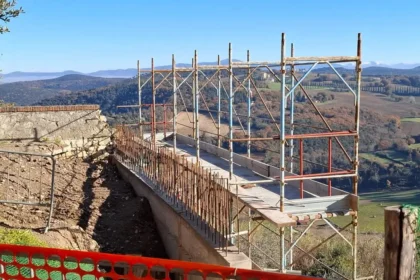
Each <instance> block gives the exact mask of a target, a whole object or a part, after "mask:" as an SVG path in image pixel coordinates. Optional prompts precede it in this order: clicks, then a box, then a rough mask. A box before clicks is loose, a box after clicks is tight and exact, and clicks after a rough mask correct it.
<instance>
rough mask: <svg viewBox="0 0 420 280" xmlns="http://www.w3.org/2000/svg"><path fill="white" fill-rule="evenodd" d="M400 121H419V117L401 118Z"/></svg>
mask: <svg viewBox="0 0 420 280" xmlns="http://www.w3.org/2000/svg"><path fill="white" fill-rule="evenodd" d="M401 121H402V122H418V123H420V118H402V119H401Z"/></svg>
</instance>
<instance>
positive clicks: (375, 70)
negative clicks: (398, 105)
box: [313, 66, 420, 76]
mask: <svg viewBox="0 0 420 280" xmlns="http://www.w3.org/2000/svg"><path fill="white" fill-rule="evenodd" d="M335 69H336V70H337V71H338V72H339V73H354V66H353V68H350V67H348V66H347V67H336V68H335ZM313 72H315V73H322V74H332V73H334V72H333V71H332V70H331V68H330V67H324V66H322V67H321V66H319V67H318V68H316V69H314V70H313ZM362 75H363V76H390V75H407V76H413V75H420V66H417V67H414V68H411V69H398V68H388V67H380V66H370V67H363V68H362Z"/></svg>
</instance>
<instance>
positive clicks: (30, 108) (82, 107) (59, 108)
mask: <svg viewBox="0 0 420 280" xmlns="http://www.w3.org/2000/svg"><path fill="white" fill-rule="evenodd" d="M90 110H92V111H96V110H99V105H65V106H16V107H1V108H0V113H13V112H21V113H23V112H59V111H90Z"/></svg>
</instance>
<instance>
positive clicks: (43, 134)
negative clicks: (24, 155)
mask: <svg viewBox="0 0 420 280" xmlns="http://www.w3.org/2000/svg"><path fill="white" fill-rule="evenodd" d="M110 136H111V129H110V128H109V126H108V124H107V122H106V118H105V116H103V115H101V111H100V110H99V106H98V105H72V106H27V107H5V108H0V143H2V144H5V143H16V142H20V143H45V144H48V143H51V144H55V146H58V147H60V148H59V149H57V148H56V149H55V153H61V154H64V153H65V154H66V155H67V156H70V155H77V156H79V157H86V156H89V155H93V154H95V153H98V152H99V151H101V150H103V149H104V148H105V147H106V145H107V144H108V143H109V141H110Z"/></svg>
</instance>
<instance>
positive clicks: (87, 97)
mask: <svg viewBox="0 0 420 280" xmlns="http://www.w3.org/2000/svg"><path fill="white" fill-rule="evenodd" d="M142 92H143V100H144V102H145V103H151V102H152V100H151V94H150V93H151V88H150V87H149V86H145V87H144V88H143V90H142ZM168 92H169V91H168ZM159 96H160V95H159ZM159 100H160V98H158V97H157V98H156V102H158V103H159ZM137 103H138V92H137V81H136V80H135V79H127V80H125V81H123V82H121V83H118V84H115V85H109V86H106V87H102V88H96V89H90V90H84V91H80V92H74V93H72V94H60V95H57V96H54V97H51V98H47V99H44V100H41V101H39V102H37V103H36V105H45V106H47V105H71V104H98V105H100V107H101V110H102V111H103V112H104V113H105V114H107V115H110V114H114V113H117V112H121V111H118V109H117V106H118V105H130V104H137Z"/></svg>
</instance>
